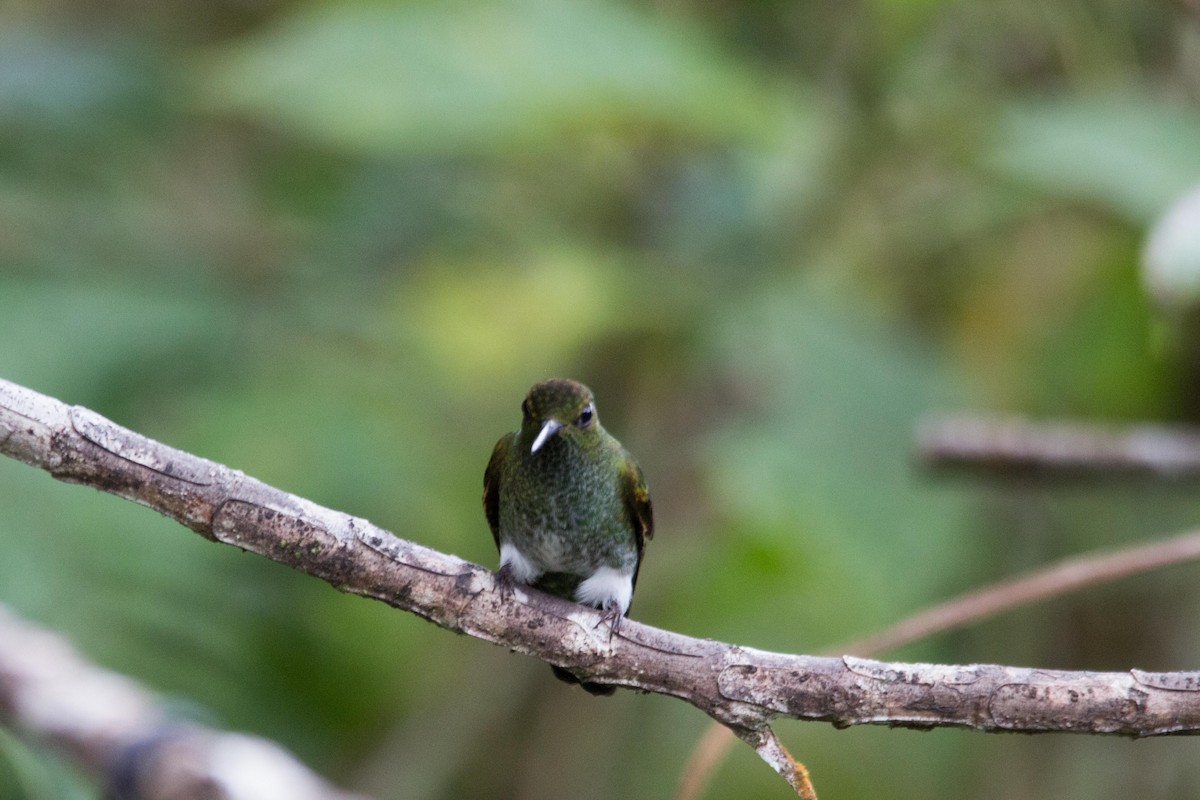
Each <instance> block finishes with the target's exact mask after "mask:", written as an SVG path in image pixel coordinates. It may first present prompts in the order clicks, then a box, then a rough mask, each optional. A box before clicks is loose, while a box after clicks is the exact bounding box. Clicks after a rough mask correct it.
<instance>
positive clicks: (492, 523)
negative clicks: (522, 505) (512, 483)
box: [483, 433, 513, 550]
mask: <svg viewBox="0 0 1200 800" xmlns="http://www.w3.org/2000/svg"><path fill="white" fill-rule="evenodd" d="M512 439H513V435H512V434H511V433H510V434H508V435H507V436H503V437H501V438H500V441H498V442H496V446H495V448H493V449H492V457H491V458H490V459H489V460H488V465H487V469H485V470H484V471H483V515H484V516H485V517H487V521H488V527H489V528H491V529H492V539H494V540H495V542H496V549H497V550H499V549H500V465H501V464H503V463H504V460H505V459H506V458H508V449H509V447H510V446H511V444H512Z"/></svg>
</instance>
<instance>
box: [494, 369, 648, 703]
mask: <svg viewBox="0 0 1200 800" xmlns="http://www.w3.org/2000/svg"><path fill="white" fill-rule="evenodd" d="M521 415H522V419H521V428H520V430H517V431H514V432H513V433H509V434H507V435H506V436H504V437H502V438H501V439H500V441H498V442H496V447H495V449H493V450H492V457H491V460H490V461H488V465H487V470H486V471H485V472H484V474H483V511H484V514H485V515H486V516H487V521H488V525H489V526H490V527H491V529H492V538H493V539H495V540H496V548H497V549H498V550H499V551H500V569H499V571H498V572H497V573H496V580H497V582H498V584H499V586H500V591H501V593H502V595H511V594H512V587H513V585H514V584H515V583H521V584H526V585H529V586H534V587H536V588H538V589H542V590H543V591H546V592H549V593H551V594H555V595H558V596H559V597H565V598H567V599H568V600H575V601H576V602H579V603H583V604H584V605H589V606H593V607H595V608H599V609H601V610H603V611H604V617H603V621H607V622H608V623H609V626H610V630H611V632H612V633H616V632H617V631H618V630H619V629H620V625H621V620H622V619H624V617H625V615H626V614H627V613H629V604H630V602H631V601H632V600H633V589H634V586H635V585H636V584H637V576H638V568H639V567H640V566H641V563H642V550H643V549H644V547H645V544H646V540H647V539H649V538H650V537H651V536H652V535H653V534H654V518H653V514H652V512H651V507H650V492H649V490H648V489H647V488H646V480H645V478H644V477H643V476H642V470H641V469H640V468H639V467H638V465H637V463H636V462H635V461H634V460H633V457H632V456H631V455H629V452H628V451H626V450H625V448H624V447H622V446H621V443H620V442H618V441H617V440H616V439H615V438H613V436H612V435H611V434H610V433H609V432H608V431H606V430H604V428H603V427H602V426H601V425H600V418H599V417H598V416H597V414H596V402H595V399H594V398H593V396H592V391H591V389H589V388H587V387H586V386H584V385H583V384H581V383H578V382H576V381H572V380H566V379H563V378H556V379H554V380H548V381H545V382H543V383H539V384H537V385H536V386H534V387H533V388H532V389H530V390H529V394H528V396H526V398H525V401H524V402H523V403H521ZM554 673H555V675H557V676H558V677H559V678H561V679H563V680H565V681H567V682H568V683H579V682H580V681H579V679H578V678H576V677H575V676H574V675H572V674H571V673H570V672H568V671H566V670H564V669H562V668H560V667H555V668H554ZM583 688H585V689H587V690H588V691H589V692H592V693H593V694H612V692H613V691H614V690H615V688H614V687H612V686H602V685H600V684H595V683H589V682H584V683H583Z"/></svg>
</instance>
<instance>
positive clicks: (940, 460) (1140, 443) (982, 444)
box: [917, 414, 1200, 478]
mask: <svg viewBox="0 0 1200 800" xmlns="http://www.w3.org/2000/svg"><path fill="white" fill-rule="evenodd" d="M917 452H918V454H919V456H920V458H921V460H922V461H923V462H924V463H925V464H926V465H928V466H931V467H937V468H958V469H964V468H969V469H975V470H980V471H984V470H986V471H988V472H994V473H1004V474H1014V475H1015V474H1025V473H1051V472H1052V473H1057V474H1067V475H1085V474H1087V475H1099V474H1122V475H1148V476H1153V477H1161V478H1182V477H1194V476H1196V475H1197V474H1200V431H1198V430H1196V429H1195V428H1190V427H1184V426H1178V425H1177V426H1165V425H1148V424H1139V425H1133V426H1129V427H1124V428H1119V427H1112V426H1102V425H1089V424H1083V423H1079V422H1065V421H1057V422H1035V421H1033V420H1028V419H1024V418H1022V417H986V416H973V415H966V414H958V415H947V416H935V417H930V418H929V419H927V420H925V421H924V422H923V423H922V424H921V426H920V429H919V431H918V434H917Z"/></svg>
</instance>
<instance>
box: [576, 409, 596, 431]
mask: <svg viewBox="0 0 1200 800" xmlns="http://www.w3.org/2000/svg"><path fill="white" fill-rule="evenodd" d="M594 416H596V409H595V408H594V407H593V406H592V404H591V403H588V405H587V407H586V408H584V409H583V411H580V412H579V416H578V417H576V418H575V424H576V425H578V426H579V427H581V428H586V427H587V426H588V425H590V424H591V423H592V417H594Z"/></svg>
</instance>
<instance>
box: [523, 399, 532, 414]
mask: <svg viewBox="0 0 1200 800" xmlns="http://www.w3.org/2000/svg"><path fill="white" fill-rule="evenodd" d="M521 415H522V416H524V417H532V416H533V411H532V410H531V409H530V408H529V398H528V397H526V398H525V399H524V400H522V401H521Z"/></svg>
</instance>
